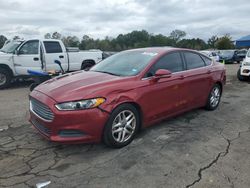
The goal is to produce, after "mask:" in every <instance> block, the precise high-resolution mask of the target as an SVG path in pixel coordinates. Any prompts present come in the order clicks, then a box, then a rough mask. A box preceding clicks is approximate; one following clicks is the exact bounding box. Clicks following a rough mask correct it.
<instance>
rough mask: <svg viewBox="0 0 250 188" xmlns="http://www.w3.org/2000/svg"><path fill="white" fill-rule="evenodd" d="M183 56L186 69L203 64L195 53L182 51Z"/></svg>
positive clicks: (202, 65)
mask: <svg viewBox="0 0 250 188" xmlns="http://www.w3.org/2000/svg"><path fill="white" fill-rule="evenodd" d="M184 56H185V59H186V63H187V69H195V68H199V67H204V66H205V63H204V61H203V59H202V58H201V57H200V55H198V54H196V53H192V52H184Z"/></svg>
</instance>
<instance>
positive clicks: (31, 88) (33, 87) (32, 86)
mask: <svg viewBox="0 0 250 188" xmlns="http://www.w3.org/2000/svg"><path fill="white" fill-rule="evenodd" d="M36 86H38V84H37V83H32V84H30V91H33V90H34V89H35V87H36Z"/></svg>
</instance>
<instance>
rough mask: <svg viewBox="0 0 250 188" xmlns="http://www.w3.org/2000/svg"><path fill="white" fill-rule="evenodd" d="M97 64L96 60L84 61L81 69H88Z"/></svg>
mask: <svg viewBox="0 0 250 188" xmlns="http://www.w3.org/2000/svg"><path fill="white" fill-rule="evenodd" d="M94 65H95V63H94V62H92V61H84V62H83V63H82V66H81V70H86V71H88V70H89V69H90V68H91V67H93V66H94Z"/></svg>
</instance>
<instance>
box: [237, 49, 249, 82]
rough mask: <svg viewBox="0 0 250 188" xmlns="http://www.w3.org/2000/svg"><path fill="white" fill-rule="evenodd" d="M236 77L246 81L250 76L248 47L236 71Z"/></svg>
mask: <svg viewBox="0 0 250 188" xmlns="http://www.w3.org/2000/svg"><path fill="white" fill-rule="evenodd" d="M237 77H238V79H239V80H240V81H246V80H247V79H249V78H250V49H249V50H248V52H247V54H246V57H245V59H244V60H243V62H242V63H241V65H240V68H239V70H238V72H237Z"/></svg>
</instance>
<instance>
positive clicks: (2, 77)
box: [0, 68, 12, 89]
mask: <svg viewBox="0 0 250 188" xmlns="http://www.w3.org/2000/svg"><path fill="white" fill-rule="evenodd" d="M11 78H12V76H11V74H10V72H9V71H8V70H6V69H3V68H0V89H3V88H6V87H8V86H9V85H10V83H11Z"/></svg>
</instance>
